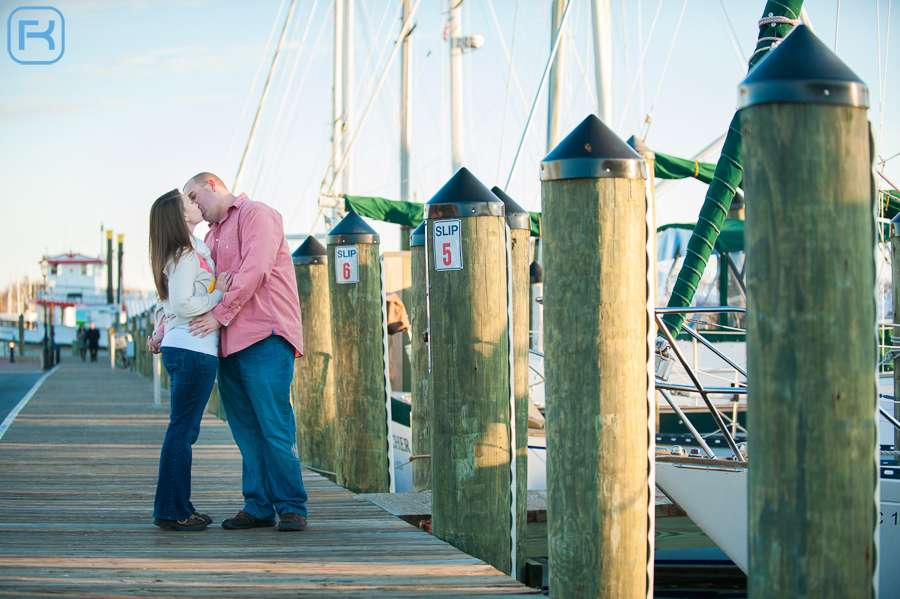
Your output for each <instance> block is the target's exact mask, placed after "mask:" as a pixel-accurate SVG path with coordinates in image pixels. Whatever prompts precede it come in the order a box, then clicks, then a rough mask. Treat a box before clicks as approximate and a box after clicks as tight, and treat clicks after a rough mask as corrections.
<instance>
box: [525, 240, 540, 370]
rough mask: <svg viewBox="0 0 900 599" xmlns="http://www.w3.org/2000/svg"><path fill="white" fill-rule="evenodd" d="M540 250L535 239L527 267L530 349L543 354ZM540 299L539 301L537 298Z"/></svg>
mask: <svg viewBox="0 0 900 599" xmlns="http://www.w3.org/2000/svg"><path fill="white" fill-rule="evenodd" d="M540 251H541V240H540V239H537V240H536V241H535V243H534V254H535V256H534V260H532V261H531V265H530V266H529V267H528V278H529V281H530V283H531V304H530V306H529V307H530V308H531V330H532V331H534V335H533V336H532V337H531V341H530V345H531V349H533V350H534V351H536V352H538V353H541V354H543V353H544V304H542V303H541V302H542V301H543V298H544V270H543V269H542V268H541V263H540V262H538V257H539V256H538V254H539V253H540ZM539 299H540V300H541V302H539V301H538V300H539Z"/></svg>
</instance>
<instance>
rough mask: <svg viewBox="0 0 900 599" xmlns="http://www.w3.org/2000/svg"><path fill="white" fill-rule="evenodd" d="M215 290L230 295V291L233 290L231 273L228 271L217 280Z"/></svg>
mask: <svg viewBox="0 0 900 599" xmlns="http://www.w3.org/2000/svg"><path fill="white" fill-rule="evenodd" d="M215 288H216V289H218V290H219V291H221V292H222V293H228V290H229V289H231V273H230V272H228V271H227V270H226V271H225V272H223V273H222V274H220V275H219V276H218V278H216V287H215Z"/></svg>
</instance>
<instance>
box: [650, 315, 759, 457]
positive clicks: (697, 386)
mask: <svg viewBox="0 0 900 599" xmlns="http://www.w3.org/2000/svg"><path fill="white" fill-rule="evenodd" d="M746 311H747V309H746V308H741V307H738V306H709V307H688V308H657V309H656V326H657V327H658V329H659V332H660V333H661V334H662V336H663V337H664V338H665V340H666V342H667V343H668V348H667V349H666V351H668V350H669V349H670V350H671V351H672V352H674V353H675V356H676V357H677V358H678V361H679V362H680V363H681V366H682V368H684V371H685V372H686V373H687V375H688V377H689V378H690V379H691V382H692V383H693V385H694V387H693V389H690V388H689V387H687V386H686V385H677V386H676V385H669V384H668V383H665V382H660V381H657V383H656V388H657V389H659V390H660V394H661V395H662V396H663V398H664V399H665V400H666V402H667V403H668V404H669V405H670V406H671V407H672V409H673V410H674V411H675V413H676V414H678V416H679V418H681V420H682V422H684V423H685V424H686V425H687V426H688V430H689V431H690V432H691V435H692V436H693V437H694V438H695V439H696V440H697V442H698V443H699V444H700V446H701V447H702V448H703V450H704V451H705V452H706V453H707V454H708V455H709V456H710V457H713V453H712V450H711V449H710V448H709V446H708V445H707V444H706V442H705V440H703V437H702V435H700V433H699V432H698V431H697V429H696V428H694V426H693V425H691V424H690V420H689V419H688V418H687V416H686V414H684V412H683V411H682V410H681V409H680V408H678V407H677V404H676V402H675V401H673V400H672V397H671V396H670V395H669V393H668V391H669V390H670V389H669V387H687V389H689V390H691V391H695V392H697V393H699V394H700V397H701V398H703V402H704V403H705V404H706V407H707V409H708V410H709V412H710V414H711V415H712V417H713V420H714V421H715V423H716V426H717V427H718V429H719V431H720V432H721V433H722V436H723V437H724V438H725V443H727V444H728V447H729V448H730V449H731V451H732V453H733V454H734V459H735V460H737V461H739V462H744V461H746V458H745V457H744V455H743V454H742V453H741V450H740V449H739V448H738V446H737V443H736V442H735V440H734V436H733V435H732V434H731V432H730V431H729V430H728V425H727V424H726V423H725V419H724V418H723V417H722V414H721V413H720V412H719V410H718V408H716V406H715V404H714V403H713V402H712V399H711V398H710V393H721V392H727V393H733V394H739V393H742V394H746V392H747V391H746V387H741V386H736V387H733V388H728V389H726V390H721V389H716V390H713V389H711V388H706V387H704V386H703V384H702V383H701V382H700V379H699V377H698V375H697V373H696V371H695V370H694V368H693V367H692V366H691V365H690V364H689V363H688V361H687V358H685V356H684V354H683V353H682V352H681V350H680V349H679V348H678V345H677V344H676V343H675V338H674V337H673V336H672V333H671V332H670V331H669V328H668V327H667V326H666V324H665V322H664V321H663V319H662V316H661V315H662V314H674V313H681V314H700V313H746ZM682 330H685V331H687V332H688V334H689V335H690V336H691V337H693V338H694V339H696V340H697V341H698V342H700V343H702V344H703V345H704V346H705V347H707V348H708V349H709V350H710V351H712V352H713V353H714V354H716V355H717V356H719V357H720V358H721V359H723V360H724V361H725V362H726V363H728V364H729V365H730V366H731V367H732V368H735V369H736V370H737V371H738V372H740V373H741V374H743V375H744V376H745V377H746V376H747V373H746V371H745V370H744V369H743V368H740V367H739V366H738V365H737V364H735V363H734V361H733V360H731V359H730V358H728V357H727V356H725V355H724V354H723V353H722V352H721V351H719V350H718V349H717V348H715V347H713V346H712V344H711V343H709V342H708V341H707V340H706V339H704V338H703V336H702V335H700V334H699V333H697V332H696V331H692V330H690V328H688V327H682ZM671 390H676V389H671ZM677 390H683V389H677Z"/></svg>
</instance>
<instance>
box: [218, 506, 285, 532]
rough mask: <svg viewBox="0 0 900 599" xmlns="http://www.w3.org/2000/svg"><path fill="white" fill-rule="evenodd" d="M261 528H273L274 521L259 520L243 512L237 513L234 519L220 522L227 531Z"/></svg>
mask: <svg viewBox="0 0 900 599" xmlns="http://www.w3.org/2000/svg"><path fill="white" fill-rule="evenodd" d="M263 526H275V521H274V520H260V519H259V518H257V517H256V516H254V515H252V514H248V513H247V512H245V511H244V510H241V511H239V512H238V513H237V515H236V516H235V517H234V518H226V519H225V520H222V528H227V529H228V530H241V529H244V528H258V527H263Z"/></svg>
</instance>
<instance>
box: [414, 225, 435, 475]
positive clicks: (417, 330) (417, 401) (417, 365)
mask: <svg viewBox="0 0 900 599" xmlns="http://www.w3.org/2000/svg"><path fill="white" fill-rule="evenodd" d="M409 246H410V248H409V249H410V251H411V252H412V257H411V265H412V287H411V288H410V295H411V296H412V301H411V302H410V305H409V322H410V328H411V333H412V334H411V335H410V345H411V346H412V348H411V349H410V354H411V360H410V368H411V369H412V400H411V402H412V410H411V414H410V428H411V429H412V452H413V455H414V456H416V459H414V460H413V463H412V478H413V491H416V492H420V491H428V490H430V489H431V419H430V414H431V409H430V405H431V399H430V398H429V397H428V377H429V373H428V314H427V308H426V303H425V302H426V297H425V292H426V290H425V268H426V264H425V221H422V223H421V224H420V225H419V226H418V228H416V230H415V231H413V232H412V234H411V235H410V236H409ZM425 456H427V457H425Z"/></svg>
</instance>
